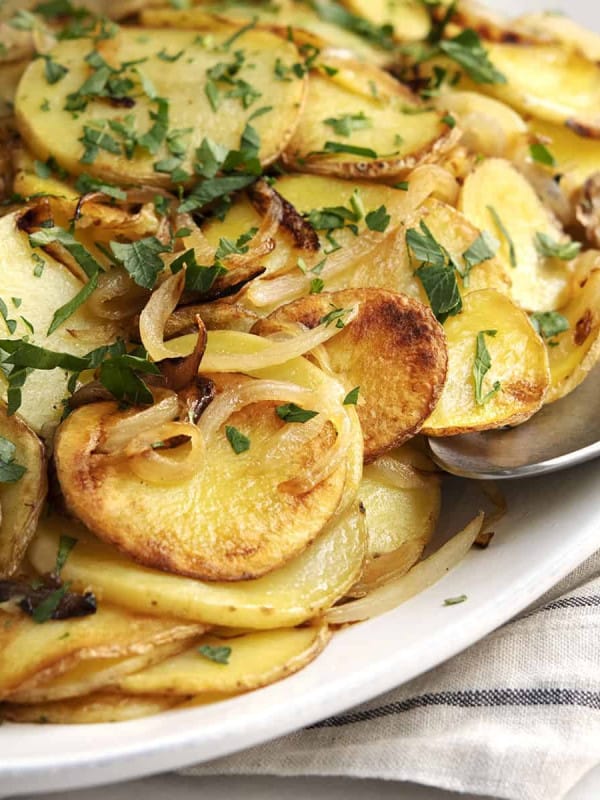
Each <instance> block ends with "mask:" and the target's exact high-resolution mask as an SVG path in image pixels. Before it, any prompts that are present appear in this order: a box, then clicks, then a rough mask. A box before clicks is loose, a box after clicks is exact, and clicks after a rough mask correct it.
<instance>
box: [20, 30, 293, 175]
mask: <svg viewBox="0 0 600 800" xmlns="http://www.w3.org/2000/svg"><path fill="white" fill-rule="evenodd" d="M237 31H238V28H237V27H234V26H220V27H219V28H218V29H215V30H214V31H213V32H212V33H211V36H210V37H207V38H206V39H202V37H198V35H197V33H196V32H194V31H182V30H147V31H145V32H144V35H143V36H141V35H140V34H139V32H138V31H137V30H136V29H134V28H132V29H125V28H122V29H121V31H120V33H119V34H118V36H117V37H115V38H113V39H110V40H108V41H109V44H107V45H106V48H105V49H104V54H105V56H106V57H107V58H108V59H109V60H110V62H111V63H113V64H117V65H120V64H121V63H122V62H124V61H136V60H138V59H142V60H143V64H141V65H140V66H139V67H138V68H137V73H136V72H131V76H132V79H133V80H134V81H137V87H136V89H135V91H134V93H135V105H134V106H133V107H132V108H131V109H126V112H124V110H123V109H122V108H119V107H114V106H113V105H111V104H110V103H106V102H102V101H101V100H98V99H91V100H90V102H89V103H88V105H87V108H86V109H85V110H82V111H80V112H78V113H77V114H73V113H72V112H71V111H68V110H65V108H64V106H65V101H66V99H67V97H68V96H69V95H70V94H71V93H73V92H77V91H78V90H79V88H80V87H81V86H82V84H83V83H84V81H85V80H86V79H87V78H89V77H90V76H91V74H92V71H91V69H90V68H89V66H88V65H87V63H86V62H85V60H84V59H85V56H86V55H87V54H88V53H89V51H90V48H91V43H90V42H89V40H86V39H75V40H68V41H62V42H59V43H58V44H57V46H56V47H55V48H54V49H53V51H52V58H53V59H54V60H55V61H57V62H58V63H60V64H63V65H64V66H65V67H67V69H68V70H69V72H68V73H67V74H66V75H65V76H64V78H63V79H62V80H60V81H58V82H57V83H55V84H52V85H48V83H47V81H46V79H45V77H44V74H43V70H44V64H43V61H42V60H37V61H34V62H33V63H32V64H31V65H30V66H29V67H28V69H27V71H26V72H25V74H24V76H23V78H22V80H21V83H20V84H19V90H18V93H17V97H16V104H15V113H16V117H17V124H18V127H19V130H20V133H21V135H22V136H23V138H24V139H25V141H26V142H27V144H28V145H29V147H30V148H31V150H33V152H34V153H35V154H36V155H37V156H38V158H41V159H42V160H45V159H47V158H48V157H49V156H53V157H54V158H56V160H57V161H58V163H59V164H60V165H61V166H62V167H64V168H65V169H66V170H68V171H69V172H70V173H72V174H79V173H81V172H87V173H89V174H92V175H94V176H98V177H101V178H103V179H105V180H108V181H114V182H116V183H124V184H128V183H137V184H149V185H155V186H156V185H160V186H172V180H171V176H170V175H169V174H166V173H164V172H157V171H156V170H155V169H154V164H155V163H156V162H159V161H161V160H163V159H166V158H167V157H170V153H169V151H168V149H167V145H166V144H165V142H164V141H162V142H161V143H160V146H158V147H157V149H156V152H155V153H151V152H149V151H148V150H146V149H143V148H142V147H137V148H136V150H135V152H134V153H133V156H132V157H131V158H127V157H126V156H125V154H124V152H123V148H122V143H123V140H122V138H120V136H119V134H116V133H115V132H114V131H111V129H110V127H109V125H108V121H121V122H122V121H123V119H124V117H125V116H126V115H131V116H130V119H131V122H132V124H133V125H134V127H135V129H136V131H138V132H139V133H142V132H147V131H148V130H150V129H151V127H152V125H153V124H154V121H153V119H152V118H151V114H156V113H157V108H158V105H157V102H156V100H153V99H152V98H151V97H149V96H148V93H147V91H145V90H144V89H143V84H142V78H141V77H136V75H137V74H138V73H139V74H140V75H141V76H143V78H145V79H146V80H147V81H151V83H152V85H153V91H154V92H155V94H156V96H157V97H159V98H160V97H163V98H167V99H168V119H169V123H168V124H169V129H170V130H180V131H182V130H187V129H189V130H187V133H186V134H185V136H184V137H183V139H184V142H185V147H186V154H185V156H184V157H183V158H182V161H181V167H182V169H184V170H185V171H187V172H188V173H189V174H190V175H191V174H193V160H194V154H195V151H196V148H197V147H198V146H199V145H200V144H201V142H202V140H203V139H204V138H210V139H212V140H213V141H215V142H218V143H219V144H220V145H222V146H223V147H224V148H226V149H227V150H238V149H239V147H240V137H241V134H242V132H243V130H244V128H245V125H246V123H247V122H248V120H249V117H250V115H251V114H252V113H253V112H254V111H256V110H257V109H258V108H260V107H266V106H270V107H271V110H270V111H268V112H266V113H264V114H262V115H261V116H259V117H257V118H256V119H254V120H253V121H252V125H253V127H254V128H255V130H256V132H257V133H258V135H259V136H260V150H259V157H260V160H261V162H262V163H269V162H270V161H273V160H274V159H275V158H276V157H277V156H278V155H279V153H280V152H281V150H282V149H283V147H285V144H286V142H287V141H288V139H289V137H290V136H291V134H292V131H293V129H294V127H295V125H296V122H297V119H298V115H299V112H300V108H301V105H302V102H303V97H304V90H305V81H304V79H294V80H293V81H289V82H287V81H278V80H276V79H275V73H274V68H275V63H276V62H277V60H279V61H280V62H281V64H283V65H284V66H285V65H287V66H291V65H293V64H294V63H295V62H296V61H297V60H298V52H297V50H296V48H295V46H294V45H293V44H291V43H290V42H286V41H283V40H282V39H281V38H280V37H277V36H275V35H273V34H271V33H268V32H266V31H257V30H252V31H247V32H245V33H244V34H242V35H241V36H240V37H239V38H237V39H236V41H235V49H236V50H238V51H240V52H241V51H243V52H244V54H245V61H244V64H243V65H242V66H241V67H240V68H239V71H238V72H237V73H236V80H243V81H246V83H248V84H250V85H251V86H252V87H253V88H254V89H255V91H256V92H258V93H259V94H258V96H257V97H256V98H255V99H254V100H253V101H252V102H250V103H249V107H247V108H244V105H243V103H242V101H241V100H240V99H239V98H238V97H229V98H227V97H224V96H223V97H222V98H221V100H222V102H221V103H220V106H219V108H218V110H217V111H213V109H212V107H211V103H210V102H209V99H208V97H207V95H206V91H205V90H206V86H207V80H208V77H207V70H209V69H211V68H212V67H215V65H217V64H219V63H223V62H224V61H225V62H227V63H230V62H232V63H233V61H234V55H233V53H231V54H229V53H224V52H223V51H222V50H219V47H222V46H224V44H225V43H226V42H227V41H228V40H229V39H230V38H231V36H233V35H235V34H236V32H237ZM100 50H101V51H102V50H103V48H102V47H101V48H100ZM160 52H166V53H167V55H169V54H171V55H172V54H177V53H182V56H181V57H179V58H177V59H175V60H171V61H165V60H164V59H161V58H160V57H159V56H158V53H160ZM183 54H185V55H183ZM128 74H129V73H128ZM219 86H220V87H221V89H223V84H222V83H221V84H219ZM173 87H177V90H176V91H174V90H173ZM225 88H227V87H225ZM44 99H47V100H48V103H49V110H48V111H45V112H44V111H40V105H41V104H42V103H43V101H44ZM273 109H276V111H274V110H273ZM223 119H227V125H226V126H224V125H223ZM90 126H91V127H95V128H97V129H99V130H102V131H103V132H104V133H105V134H107V135H111V136H112V138H113V141H114V142H115V143H116V145H115V144H111V145H110V146H111V147H112V149H113V150H120V151H121V152H109V150H107V149H103V148H100V149H99V150H98V152H97V153H96V156H95V158H93V159H92V158H90V159H89V160H90V161H92V163H82V161H81V159H82V158H83V157H84V154H85V147H84V145H83V144H82V142H81V138H82V136H85V131H84V128H88V129H89V127H90ZM109 131H111V133H110V134H109ZM105 141H107V140H105ZM119 143H120V144H119Z"/></svg>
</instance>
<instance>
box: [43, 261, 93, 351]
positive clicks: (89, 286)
mask: <svg viewBox="0 0 600 800" xmlns="http://www.w3.org/2000/svg"><path fill="white" fill-rule="evenodd" d="M98 276H99V273H98V272H96V273H94V275H92V277H91V278H90V279H89V281H88V282H87V283H86V284H85V286H83V288H81V289H80V290H79V291H78V292H77V294H76V295H75V296H74V297H72V298H71V299H70V300H69V301H68V302H67V303H65V304H64V305H62V306H61V307H60V308H57V309H56V311H55V312H54V316H53V317H52V322H51V323H50V327H49V328H48V332H47V336H50V334H52V333H54V331H55V330H57V329H58V328H60V326H61V325H62V324H63V323H65V322H66V321H67V320H68V319H69V317H71V316H72V315H73V314H74V313H75V312H76V311H77V309H78V308H79V307H80V306H82V305H83V304H84V303H85V302H86V300H88V298H89V297H90V296H91V295H92V293H93V292H94V291H95V290H96V289H97V288H98Z"/></svg>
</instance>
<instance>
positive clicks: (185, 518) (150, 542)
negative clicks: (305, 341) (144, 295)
mask: <svg viewBox="0 0 600 800" xmlns="http://www.w3.org/2000/svg"><path fill="white" fill-rule="evenodd" d="M238 337H242V338H243V334H238ZM192 338H193V337H192ZM230 338H231V337H230ZM250 338H253V337H250ZM206 355H207V359H208V357H209V356H210V353H209V352H207V354H206ZM234 360H235V359H234ZM240 363H241V362H240ZM292 366H293V365H292ZM303 366H304V369H302V367H303ZM314 371H315V369H314V367H311V365H309V364H306V365H305V364H304V362H302V361H300V362H299V363H298V364H297V365H296V367H295V368H294V367H293V369H292V371H288V372H287V377H286V371H285V369H284V374H283V376H281V377H280V380H282V379H284V380H287V381H288V382H289V381H291V382H292V383H293V384H295V385H297V384H300V385H302V384H303V382H304V383H305V384H306V383H308V385H309V386H310V385H311V380H313V378H312V375H313V373H314ZM317 372H319V373H320V371H318V370H317ZM320 374H321V375H322V381H324V382H325V383H326V382H327V377H326V375H325V374H324V373H320ZM235 380H236V379H234V381H235ZM246 380H247V379H246ZM330 383H331V380H330ZM341 399H343V398H340V404H341ZM284 403H285V399H283V400H282V404H284ZM277 405H278V403H277V402H276V401H269V402H261V403H252V404H250V405H246V406H245V407H244V408H243V409H241V410H239V411H236V412H235V413H233V414H232V415H231V416H230V417H229V419H227V420H225V422H227V424H228V425H229V426H232V427H233V428H234V429H236V430H237V431H240V432H242V434H243V435H244V436H246V437H248V439H249V447H248V448H247V449H246V450H245V451H244V452H236V451H235V450H234V448H233V446H232V444H231V443H230V442H229V441H228V437H227V436H226V431H225V424H223V425H221V426H220V427H219V428H218V429H217V430H216V431H215V433H214V435H212V436H211V437H210V440H209V441H208V442H206V447H207V451H206V454H205V456H204V463H203V465H202V467H201V468H200V469H199V470H198V471H196V472H194V473H193V474H192V475H191V476H189V477H187V478H185V479H182V480H181V481H180V482H177V483H176V484H174V485H173V484H172V483H169V484H168V485H165V484H162V485H161V484H159V483H155V482H150V481H148V480H145V479H143V478H141V477H138V475H137V474H136V473H135V472H134V471H132V470H131V468H130V462H128V461H123V460H122V459H121V460H120V461H119V460H118V459H115V458H114V457H112V456H110V455H106V454H102V447H103V441H104V440H105V437H106V436H109V435H110V430H111V428H112V427H114V425H115V424H116V423H118V422H119V420H121V419H124V418H125V417H127V416H128V415H129V416H130V415H131V413H135V412H125V415H124V414H123V413H122V412H119V411H118V408H117V405H116V404H115V403H103V404H95V405H93V406H85V407H83V408H80V409H78V410H76V411H75V412H73V413H72V414H71V415H70V416H69V417H68V418H67V420H65V422H64V423H63V424H62V426H61V427H60V429H59V431H58V434H57V438H56V443H55V459H56V468H57V475H58V479H59V481H60V484H61V487H62V490H63V493H64V496H65V500H66V502H67V504H68V506H69V507H70V508H71V510H72V511H73V513H75V514H76V515H77V516H78V517H79V518H80V519H81V520H82V521H83V522H84V523H85V524H86V525H88V527H89V528H90V529H91V530H93V531H94V532H95V533H97V534H98V535H99V536H100V537H101V538H103V539H105V540H106V541H109V542H112V543H114V544H116V545H117V546H118V547H119V548H120V549H122V550H123V551H125V552H127V553H129V554H131V555H132V556H133V557H134V558H135V559H136V560H138V561H140V562H141V563H144V564H146V565H148V566H154V567H157V568H158V569H165V570H167V571H171V572H176V573H179V574H182V575H189V576H191V577H200V578H205V579H208V580H242V579H245V578H249V577H257V576H259V575H262V574H265V573H266V572H268V571H269V570H271V569H274V568H275V567H277V566H280V565H281V564H283V563H284V562H285V561H287V560H288V559H290V558H292V557H293V556H295V555H297V554H298V553H299V552H301V551H302V550H303V549H304V548H305V547H306V546H307V545H308V544H309V543H310V542H311V541H312V540H313V539H314V538H315V536H317V535H318V534H319V532H320V531H321V529H322V528H323V526H324V525H325V524H326V523H327V522H328V521H329V520H330V519H331V518H332V517H333V515H334V513H335V512H336V511H337V509H338V506H339V503H340V500H341V498H342V495H343V492H344V486H345V481H346V466H345V464H340V465H339V466H338V467H336V468H334V470H333V472H331V474H329V475H328V476H327V477H325V478H324V479H323V480H321V481H320V482H318V483H317V484H316V485H314V486H312V487H311V488H310V489H308V490H303V491H302V493H295V492H294V491H291V490H287V489H286V481H292V480H293V479H294V478H295V477H296V476H297V475H299V474H300V475H301V474H302V473H303V472H304V471H307V470H310V468H311V467H312V466H314V465H316V464H317V462H318V461H319V459H320V458H321V457H322V456H324V455H325V453H326V451H327V450H329V449H330V448H331V447H332V445H333V442H334V437H335V431H334V428H333V426H332V425H331V424H329V423H327V424H326V425H325V426H323V427H321V429H320V430H319V431H316V432H315V435H314V437H313V438H312V439H311V440H310V441H309V442H307V443H306V444H305V445H304V446H301V447H298V446H296V447H295V448H294V449H290V455H289V459H288V460H287V461H286V463H282V464H280V466H279V467H278V468H277V469H272V468H270V463H271V459H272V458H273V451H274V448H275V447H276V445H277V442H278V441H279V438H280V437H281V436H282V435H283V432H284V429H286V430H287V428H286V423H285V422H284V421H283V420H282V419H280V417H279V416H278V415H277V414H276V413H275V408H276V406H277ZM340 410H341V405H340ZM342 413H344V412H342ZM359 436H360V435H359ZM349 441H350V445H351V447H355V446H358V447H359V448H360V438H358V440H356V437H355V436H354V434H353V433H351V434H350V440H349ZM288 447H289V446H288ZM232 509H236V511H235V513H231V510H232Z"/></svg>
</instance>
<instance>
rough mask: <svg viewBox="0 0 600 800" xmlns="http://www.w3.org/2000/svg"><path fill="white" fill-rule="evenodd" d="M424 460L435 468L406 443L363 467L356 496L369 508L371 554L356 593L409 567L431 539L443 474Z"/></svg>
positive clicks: (367, 514) (440, 497) (368, 528)
mask: <svg viewBox="0 0 600 800" xmlns="http://www.w3.org/2000/svg"><path fill="white" fill-rule="evenodd" d="M423 462H425V464H423ZM423 466H425V467H427V468H428V469H429V470H431V469H433V468H434V465H433V464H432V462H431V461H429V459H428V458H427V457H426V456H425V455H423V454H422V453H420V452H419V451H418V450H416V449H415V448H414V446H412V445H411V444H405V445H404V446H403V447H402V448H401V449H400V450H395V451H392V452H390V453H386V455H385V456H382V457H381V458H379V459H377V460H376V461H374V462H373V464H369V465H368V466H367V467H365V470H364V473H363V479H362V481H361V484H360V489H359V490H358V497H359V499H360V502H361V503H362V504H363V506H364V509H365V521H366V525H367V530H368V533H369V545H368V549H369V554H368V558H367V561H366V563H365V568H364V569H363V572H362V574H361V576H360V580H359V582H358V583H357V585H356V586H355V587H354V589H353V593H358V594H360V593H363V592H365V591H368V590H369V589H371V588H373V587H374V586H378V585H380V584H381V583H383V582H385V581H386V580H389V579H390V577H392V576H394V577H396V576H398V575H401V574H403V573H404V572H408V570H409V569H410V568H411V567H412V565H413V564H414V563H415V562H416V561H417V560H418V559H419V558H420V556H421V553H422V552H423V549H424V547H425V545H426V544H427V543H428V542H429V540H430V538H431V536H432V534H433V531H434V530H435V526H436V524H437V521H438V518H439V514H440V508H441V500H442V495H441V488H440V480H439V477H438V476H437V475H435V474H434V473H430V472H427V471H424V470H423V469H422V468H420V467H423Z"/></svg>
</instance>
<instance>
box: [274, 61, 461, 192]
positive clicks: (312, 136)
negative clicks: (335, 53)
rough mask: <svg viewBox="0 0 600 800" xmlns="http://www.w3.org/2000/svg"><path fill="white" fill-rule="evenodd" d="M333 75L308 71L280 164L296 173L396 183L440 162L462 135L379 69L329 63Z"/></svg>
mask: <svg viewBox="0 0 600 800" xmlns="http://www.w3.org/2000/svg"><path fill="white" fill-rule="evenodd" d="M327 65H328V66H329V67H333V68H335V69H336V70H337V72H336V73H335V74H334V75H327V74H322V73H319V72H313V73H312V74H311V76H310V81H309V87H308V96H307V100H306V104H305V106H304V110H303V112H302V115H301V118H300V122H299V124H298V127H297V128H296V131H295V133H294V135H293V136H292V138H291V140H290V142H289V144H288V146H287V148H286V149H285V152H284V153H283V158H284V161H285V163H286V164H287V165H288V166H290V167H292V168H294V169H297V170H298V171H300V172H311V173H317V174H322V175H335V176H338V177H340V178H394V177H396V176H400V175H405V174H406V173H407V172H409V171H410V170H411V169H414V167H416V166H417V165H418V164H423V163H431V162H437V161H439V160H440V159H441V157H442V155H443V154H444V153H446V152H448V151H449V150H450V149H451V148H452V147H453V146H454V144H455V143H456V141H457V139H458V137H459V136H460V132H459V130H458V128H455V129H454V130H453V129H451V128H450V127H449V126H448V124H447V123H446V122H444V121H443V119H442V115H441V114H440V113H439V112H437V111H433V110H430V111H428V110H427V109H426V108H425V107H424V106H423V105H422V103H421V101H420V100H419V99H418V98H417V97H416V96H415V95H413V94H412V93H411V92H410V91H409V90H408V89H407V88H406V87H405V86H404V85H402V84H401V83H399V82H398V81H396V80H395V79H394V78H392V77H391V76H390V75H388V74H387V73H385V72H383V71H382V70H379V69H377V68H376V67H372V66H367V65H364V64H360V63H358V62H353V61H350V60H347V59H336V58H333V57H329V56H328V57H327Z"/></svg>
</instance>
